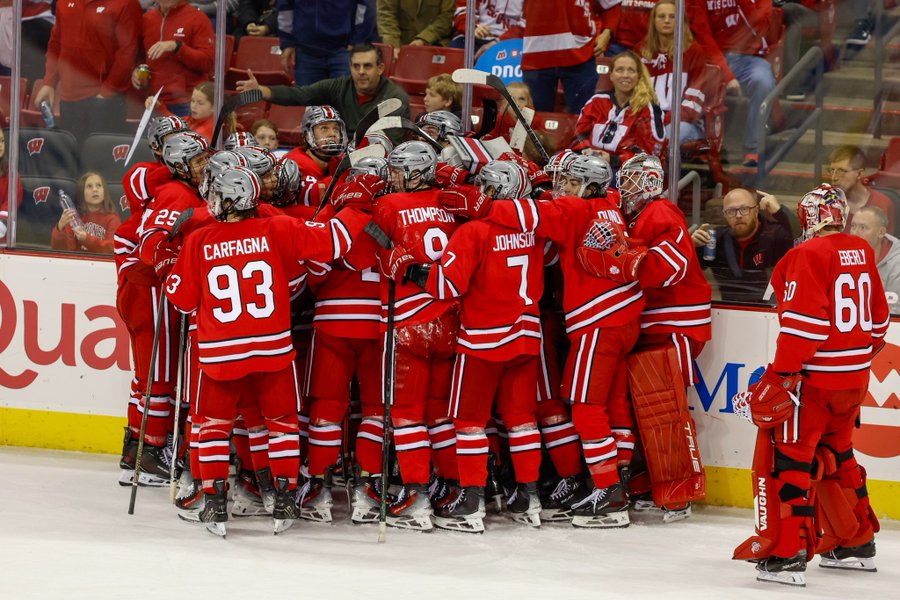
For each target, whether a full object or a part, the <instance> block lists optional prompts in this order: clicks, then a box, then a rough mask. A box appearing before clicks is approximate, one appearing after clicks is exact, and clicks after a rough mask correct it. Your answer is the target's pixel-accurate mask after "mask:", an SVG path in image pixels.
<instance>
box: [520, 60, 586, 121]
mask: <svg viewBox="0 0 900 600" xmlns="http://www.w3.org/2000/svg"><path fill="white" fill-rule="evenodd" d="M522 78H523V79H524V80H525V83H527V84H528V87H529V89H530V90H531V97H532V99H533V100H534V108H535V110H539V111H543V112H546V111H552V110H553V107H554V105H555V104H556V87H557V85H558V82H559V81H562V85H563V90H564V91H565V93H566V110H567V111H568V112H570V113H576V114H577V113H578V112H580V111H581V109H582V108H584V105H585V104H587V101H588V100H590V99H591V96H593V95H594V88H595V87H597V65H596V63H595V62H594V59H593V57H591V58H590V60H587V61H585V62H583V63H581V64H580V65H572V66H571V67H552V68H550V69H536V70H534V71H524V72H523V77H522Z"/></svg>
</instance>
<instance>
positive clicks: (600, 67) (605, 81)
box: [594, 56, 612, 92]
mask: <svg viewBox="0 0 900 600" xmlns="http://www.w3.org/2000/svg"><path fill="white" fill-rule="evenodd" d="M610 71H612V58H608V57H606V56H601V57H600V58H598V59H597V75H598V77H597V86H596V87H595V88H594V89H595V90H597V91H598V92H599V91H602V90H611V89H612V81H611V80H610V78H609V73H610Z"/></svg>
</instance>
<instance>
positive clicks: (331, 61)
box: [294, 48, 350, 86]
mask: <svg viewBox="0 0 900 600" xmlns="http://www.w3.org/2000/svg"><path fill="white" fill-rule="evenodd" d="M296 50H297V54H296V62H295V63H294V81H295V82H296V83H295V85H297V86H301V85H309V84H311V83H315V82H317V81H322V80H323V79H333V78H335V77H346V76H347V75H349V74H350V51H349V50H335V51H333V52H332V53H331V54H329V55H328V56H314V55H312V54H308V53H306V52H304V51H303V50H302V49H301V48H297V49H296Z"/></svg>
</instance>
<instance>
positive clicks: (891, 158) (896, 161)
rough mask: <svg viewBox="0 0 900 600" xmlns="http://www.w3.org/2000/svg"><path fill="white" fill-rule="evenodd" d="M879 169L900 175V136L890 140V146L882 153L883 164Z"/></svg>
mask: <svg viewBox="0 0 900 600" xmlns="http://www.w3.org/2000/svg"><path fill="white" fill-rule="evenodd" d="M878 170H879V171H886V172H888V173H894V174H896V175H900V137H894V138H891V139H890V141H888V147H887V148H886V149H885V151H884V154H882V155H881V164H880V165H879V167H878Z"/></svg>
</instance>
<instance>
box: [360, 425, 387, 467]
mask: <svg viewBox="0 0 900 600" xmlns="http://www.w3.org/2000/svg"><path fill="white" fill-rule="evenodd" d="M383 441H384V423H383V422H382V421H381V419H375V418H372V417H366V418H365V419H363V420H362V423H360V424H359V433H357V434H356V462H358V463H359V468H360V469H362V470H363V472H365V473H368V474H369V475H381V461H382V456H381V447H382V444H383Z"/></svg>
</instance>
